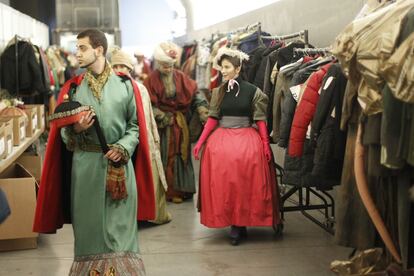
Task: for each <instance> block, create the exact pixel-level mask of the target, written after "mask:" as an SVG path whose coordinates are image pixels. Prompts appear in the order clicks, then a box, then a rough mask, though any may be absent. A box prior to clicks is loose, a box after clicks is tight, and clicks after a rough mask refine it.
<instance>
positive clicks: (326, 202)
mask: <svg viewBox="0 0 414 276" xmlns="http://www.w3.org/2000/svg"><path fill="white" fill-rule="evenodd" d="M275 167H276V176H277V178H278V183H281V184H280V185H279V186H282V189H279V190H281V191H286V185H284V184H283V183H282V178H283V174H284V170H283V168H282V167H281V166H280V165H278V164H276V166H275ZM296 192H298V200H294V199H291V198H290V197H291V196H292V195H294V194H296ZM311 194H312V195H313V196H315V197H317V198H318V199H320V200H321V201H322V202H323V203H322V204H314V203H311V200H310V199H311ZM287 201H288V202H290V203H293V205H289V206H285V203H286V202H287ZM279 204H280V212H281V219H282V221H283V219H284V215H285V212H296V211H300V212H301V213H302V215H304V216H305V217H306V218H308V219H309V220H310V221H312V222H313V223H315V224H316V225H318V226H319V227H321V228H322V229H324V230H325V231H327V232H328V233H330V234H332V235H333V234H334V233H335V232H334V223H335V200H334V198H333V197H332V196H331V195H330V194H329V193H328V192H326V191H323V190H321V191H318V190H316V189H315V188H314V187H310V186H307V187H304V186H298V185H293V187H291V188H290V189H289V190H287V191H286V192H284V193H283V194H282V195H281V196H280V203H279ZM310 210H318V211H321V212H322V210H323V214H324V221H320V220H319V219H317V218H315V217H314V216H312V215H311V214H309V213H308V212H307V211H310Z"/></svg>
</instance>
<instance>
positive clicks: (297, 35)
mask: <svg viewBox="0 0 414 276" xmlns="http://www.w3.org/2000/svg"><path fill="white" fill-rule="evenodd" d="M262 38H264V39H274V40H279V41H284V40H288V39H293V38H302V39H303V41H304V42H305V45H309V31H308V30H303V31H300V32H296V33H292V34H287V35H272V36H262Z"/></svg>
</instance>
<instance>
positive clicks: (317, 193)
mask: <svg viewBox="0 0 414 276" xmlns="http://www.w3.org/2000/svg"><path fill="white" fill-rule="evenodd" d="M297 37H298V38H302V39H303V41H304V43H305V45H309V33H308V30H303V31H300V32H297V33H293V34H288V35H283V36H264V37H263V38H265V39H276V40H281V41H283V40H287V39H293V38H297ZM310 51H315V52H318V53H322V52H323V53H329V49H328V48H304V49H300V48H294V53H299V52H301V53H302V52H303V53H309V52H310ZM283 174H284V169H283V168H282V167H281V166H280V165H278V164H276V175H277V177H278V180H279V181H278V183H280V185H281V186H282V189H280V190H281V191H285V192H283V193H282V194H281V196H280V210H281V218H282V220H283V218H284V213H285V212H295V211H300V212H301V213H302V214H303V215H304V216H305V217H306V218H308V219H309V220H311V221H312V222H314V223H315V224H317V225H318V226H320V227H321V228H322V229H324V230H325V231H327V232H328V233H330V234H334V222H335V200H334V198H333V197H332V196H331V195H330V194H329V193H328V192H326V191H324V190H317V189H316V185H315V184H313V185H301V183H297V184H296V185H289V186H291V187H290V188H287V187H286V186H287V184H283V182H282V179H283ZM296 193H297V194H298V199H297V200H296V199H292V198H291V196H293V195H294V194H296ZM311 195H313V196H314V197H316V198H318V199H319V200H320V201H322V203H321V204H316V203H311ZM287 202H289V203H291V204H289V206H285V205H286V203H287ZM311 210H316V211H320V212H322V213H323V215H324V220H323V221H321V220H320V219H317V218H316V217H315V216H313V215H311V214H309V212H308V211H311Z"/></svg>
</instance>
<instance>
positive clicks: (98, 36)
mask: <svg viewBox="0 0 414 276" xmlns="http://www.w3.org/2000/svg"><path fill="white" fill-rule="evenodd" d="M84 37H89V42H90V43H91V45H92V48H94V49H96V48H97V47H99V46H102V48H103V50H104V52H103V54H104V55H106V51H107V50H108V41H107V40H106V36H105V34H104V33H103V32H101V31H100V30H97V29H88V30H84V31H83V32H81V33H79V34H78V36H77V37H76V38H77V39H79V38H84Z"/></svg>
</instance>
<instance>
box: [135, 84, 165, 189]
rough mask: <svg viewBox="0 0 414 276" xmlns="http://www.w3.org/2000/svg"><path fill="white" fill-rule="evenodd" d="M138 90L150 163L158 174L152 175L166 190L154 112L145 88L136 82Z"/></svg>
mask: <svg viewBox="0 0 414 276" xmlns="http://www.w3.org/2000/svg"><path fill="white" fill-rule="evenodd" d="M138 88H139V91H140V92H141V98H142V105H143V108H144V114H145V124H146V125H147V130H148V144H149V149H150V153H151V163H152V166H153V167H154V166H156V168H157V171H158V174H157V175H154V169H153V177H154V179H155V178H158V177H159V179H160V181H161V183H162V186H163V187H164V189H165V191H167V180H166V179H165V173H164V167H163V165H162V161H161V151H160V136H159V134H158V129H157V123H156V122H155V117H154V113H153V112H152V106H151V99H150V96H149V94H148V90H147V88H146V87H145V86H144V85H142V84H141V83H138Z"/></svg>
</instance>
